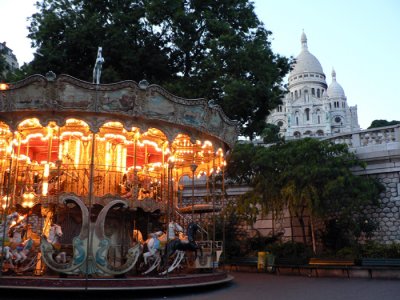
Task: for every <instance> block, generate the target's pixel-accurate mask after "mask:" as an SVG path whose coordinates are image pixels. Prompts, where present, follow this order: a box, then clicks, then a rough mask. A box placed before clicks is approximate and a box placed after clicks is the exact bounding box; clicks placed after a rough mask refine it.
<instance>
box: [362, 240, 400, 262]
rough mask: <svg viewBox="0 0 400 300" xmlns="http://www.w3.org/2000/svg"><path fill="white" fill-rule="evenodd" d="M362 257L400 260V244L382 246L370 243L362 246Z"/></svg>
mask: <svg viewBox="0 0 400 300" xmlns="http://www.w3.org/2000/svg"><path fill="white" fill-rule="evenodd" d="M360 257H369V258H400V244H399V243H392V244H380V243H377V242H374V241H369V242H367V243H365V244H363V245H360Z"/></svg>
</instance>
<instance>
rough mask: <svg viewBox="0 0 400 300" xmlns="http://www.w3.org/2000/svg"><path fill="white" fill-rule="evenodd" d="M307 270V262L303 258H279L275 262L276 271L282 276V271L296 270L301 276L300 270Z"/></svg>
mask: <svg viewBox="0 0 400 300" xmlns="http://www.w3.org/2000/svg"><path fill="white" fill-rule="evenodd" d="M302 268H307V261H305V260H304V259H301V258H284V257H278V258H276V259H275V262H274V270H275V271H276V272H277V273H278V275H280V272H281V269H291V270H292V271H294V270H296V271H297V272H298V274H299V275H300V270H301V269H302Z"/></svg>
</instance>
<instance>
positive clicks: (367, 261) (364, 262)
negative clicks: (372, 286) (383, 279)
mask: <svg viewBox="0 0 400 300" xmlns="http://www.w3.org/2000/svg"><path fill="white" fill-rule="evenodd" d="M359 263H360V267H361V268H362V269H366V270H368V274H369V277H370V278H372V272H373V271H378V270H400V258H362V259H361V260H360V261H359Z"/></svg>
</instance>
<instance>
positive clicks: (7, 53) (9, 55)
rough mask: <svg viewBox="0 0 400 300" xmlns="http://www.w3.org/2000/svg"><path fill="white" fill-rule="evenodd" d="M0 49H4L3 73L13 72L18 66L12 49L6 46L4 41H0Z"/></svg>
mask: <svg viewBox="0 0 400 300" xmlns="http://www.w3.org/2000/svg"><path fill="white" fill-rule="evenodd" d="M0 51H4V54H3V56H4V58H5V60H6V64H7V65H6V70H5V71H4V72H3V75H6V74H7V73H8V72H15V70H17V69H18V68H19V65H18V61H17V57H16V56H15V55H14V53H13V51H12V50H11V49H10V48H8V47H7V45H6V42H4V43H0Z"/></svg>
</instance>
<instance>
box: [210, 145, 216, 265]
mask: <svg viewBox="0 0 400 300" xmlns="http://www.w3.org/2000/svg"><path fill="white" fill-rule="evenodd" d="M212 164H213V168H212V173H211V180H212V218H213V239H212V243H211V259H212V261H213V265H212V270H213V272H214V270H215V264H214V259H216V253H215V245H214V243H215V152H213V161H212Z"/></svg>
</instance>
